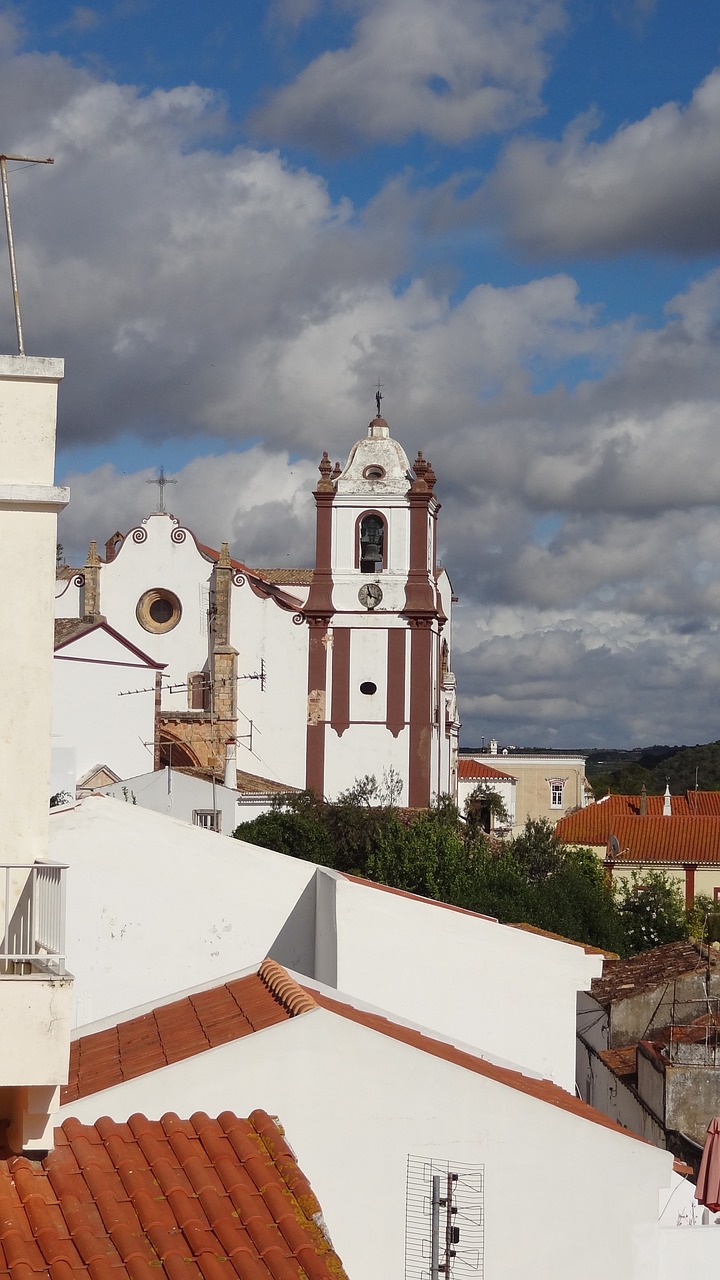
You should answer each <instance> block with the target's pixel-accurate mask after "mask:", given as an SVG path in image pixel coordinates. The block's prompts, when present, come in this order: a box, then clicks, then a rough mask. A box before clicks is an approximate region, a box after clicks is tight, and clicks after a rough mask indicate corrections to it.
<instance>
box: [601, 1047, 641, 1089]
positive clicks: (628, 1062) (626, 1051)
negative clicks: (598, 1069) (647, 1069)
mask: <svg viewBox="0 0 720 1280" xmlns="http://www.w3.org/2000/svg"><path fill="white" fill-rule="evenodd" d="M599 1057H600V1058H601V1059H602V1061H603V1062H604V1063H605V1066H606V1067H607V1068H608V1069H609V1070H610V1071H612V1073H613V1075H615V1076H619V1077H620V1079H621V1080H623V1079H627V1077H628V1076H634V1075H635V1074H636V1072H637V1045H636V1044H628V1045H625V1046H624V1047H623V1048H622V1049H602V1050H601V1051H600V1054H599Z"/></svg>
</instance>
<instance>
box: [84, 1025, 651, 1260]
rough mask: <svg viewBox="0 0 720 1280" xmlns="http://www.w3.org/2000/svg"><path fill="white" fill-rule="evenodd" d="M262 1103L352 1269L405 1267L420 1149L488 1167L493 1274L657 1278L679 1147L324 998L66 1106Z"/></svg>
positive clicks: (104, 1109)
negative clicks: (403, 1039) (619, 1127)
mask: <svg viewBox="0 0 720 1280" xmlns="http://www.w3.org/2000/svg"><path fill="white" fill-rule="evenodd" d="M254 1107H263V1108H265V1109H266V1110H267V1111H268V1112H269V1113H270V1114H272V1115H277V1116H279V1118H280V1120H281V1122H282V1124H283V1125H284V1126H285V1128H286V1131H287V1135H288V1140H289V1142H290V1143H291V1145H292V1147H293V1150H294V1151H295V1152H296V1154H297V1156H298V1160H299V1162H300V1165H301V1168H302V1169H303V1171H304V1172H305V1174H306V1175H307V1176H308V1178H309V1179H310V1181H311V1183H312V1186H313V1188H314V1190H315V1191H316V1193H317V1195H318V1197H319V1200H320V1203H321V1205H322V1208H323V1211H324V1214H325V1218H326V1221H327V1224H328V1227H329V1230H330V1233H331V1235H332V1238H333V1242H334V1244H335V1246H336V1248H337V1250H338V1252H339V1253H340V1256H341V1258H342V1259H343V1262H344V1264H345V1267H346V1269H347V1271H348V1274H349V1275H350V1276H352V1277H353V1280H397V1277H399V1276H402V1275H403V1274H404V1239H405V1191H406V1186H405V1184H406V1168H407V1158H408V1155H414V1156H420V1157H423V1156H427V1157H430V1156H433V1157H437V1158H439V1159H449V1160H450V1161H451V1162H452V1161H462V1162H466V1163H470V1164H482V1165H484V1167H485V1203H484V1213H485V1275H486V1276H488V1277H491V1276H497V1277H516V1276H517V1277H520V1276H523V1275H525V1274H527V1272H528V1270H529V1269H530V1270H531V1271H532V1274H533V1276H534V1277H537V1280H558V1278H560V1280H563V1278H565V1277H567V1280H571V1278H572V1280H575V1277H576V1276H577V1274H578V1269H579V1267H580V1268H581V1270H582V1274H583V1276H584V1277H586V1278H587V1280H607V1276H608V1275H609V1274H616V1275H618V1276H620V1275H621V1276H623V1277H627V1280H656V1277H657V1272H658V1248H659V1245H658V1231H659V1229H658V1226H657V1218H658V1193H659V1191H660V1189H661V1188H667V1187H668V1186H669V1179H670V1170H671V1157H670V1156H669V1155H667V1153H665V1152H660V1151H657V1150H655V1149H654V1148H652V1147H650V1146H646V1145H645V1144H643V1143H641V1142H638V1141H637V1140H635V1139H633V1138H630V1137H628V1136H627V1135H625V1134H624V1133H622V1131H614V1130H611V1129H608V1128H604V1127H600V1126H599V1125H597V1124H594V1123H592V1122H589V1121H588V1120H585V1119H580V1118H579V1117H577V1116H575V1115H572V1114H570V1113H568V1112H567V1111H564V1110H561V1109H559V1108H557V1107H553V1106H551V1105H549V1104H547V1103H546V1102H543V1101H539V1100H537V1099H535V1098H532V1097H530V1096H528V1095H527V1094H525V1093H523V1092H520V1091H518V1090H516V1089H513V1088H509V1087H507V1086H506V1085H503V1084H499V1083H497V1082H496V1081H493V1080H488V1079H486V1078H485V1077H483V1076H480V1075H477V1074H475V1073H474V1072H472V1071H469V1070H467V1069H465V1068H462V1067H459V1066H456V1065H454V1064H452V1063H448V1062H445V1061H443V1060H441V1059H438V1058H436V1057H434V1056H431V1055H429V1054H427V1053H423V1052H420V1051H418V1050H416V1049H414V1048H411V1047H409V1046H407V1045H404V1044H401V1043H398V1042H396V1041H393V1040H391V1039H389V1038H388V1037H386V1036H384V1035H382V1034H379V1033H377V1032H375V1031H371V1030H368V1029H367V1028H365V1027H362V1026H359V1025H357V1024H354V1023H352V1022H350V1021H348V1020H347V1019H345V1018H343V1017H340V1016H338V1015H336V1014H332V1013H329V1012H327V1011H325V1010H322V1009H318V1010H314V1011H313V1012H311V1013H308V1014H304V1015H302V1016H300V1017H298V1018H295V1019H293V1020H291V1021H290V1022H286V1023H284V1024H281V1025H279V1026H276V1027H272V1028H269V1029H267V1030H265V1031H262V1032H259V1033H255V1034H254V1035H251V1036H248V1037H246V1038H244V1039H242V1040H239V1041H236V1042H235V1043H233V1044H230V1045H224V1046H222V1048H218V1049H215V1050H211V1051H210V1052H208V1053H204V1054H202V1055H200V1056H198V1057H195V1058H191V1059H188V1060H186V1061H184V1062H181V1063H177V1064H175V1065H174V1066H172V1067H171V1068H168V1069H165V1070H163V1071H159V1072H155V1073H153V1074H151V1075H148V1076H144V1077H141V1078H139V1079H136V1080H133V1081H130V1082H128V1083H127V1084H124V1085H121V1086H119V1087H118V1088H117V1089H114V1090H109V1091H107V1092H105V1093H101V1094H97V1095H94V1096H93V1097H90V1098H88V1099H85V1100H83V1101H81V1102H78V1103H74V1104H72V1105H70V1106H68V1107H67V1108H65V1109H64V1112H63V1115H70V1114H72V1115H77V1116H79V1117H80V1118H81V1119H84V1120H88V1121H91V1120H94V1119H95V1118H97V1116H98V1115H110V1116H112V1117H113V1118H114V1119H116V1120H118V1121H123V1120H126V1119H127V1117H128V1115H130V1114H131V1113H132V1112H134V1111H140V1112H142V1113H144V1114H145V1115H148V1116H150V1117H151V1118H152V1117H159V1116H161V1115H162V1114H163V1113H164V1112H166V1111H168V1110H173V1111H176V1112H177V1113H178V1114H180V1115H183V1116H186V1115H190V1114H192V1113H193V1112H194V1111H195V1110H203V1111H205V1112H207V1113H208V1114H209V1115H218V1114H219V1113H220V1112H221V1111H223V1110H224V1109H226V1108H227V1109H231V1110H233V1111H235V1112H237V1113H238V1114H239V1115H247V1114H249V1112H250V1111H251V1110H252V1109H253V1108H254ZM520 1223H521V1227H520Z"/></svg>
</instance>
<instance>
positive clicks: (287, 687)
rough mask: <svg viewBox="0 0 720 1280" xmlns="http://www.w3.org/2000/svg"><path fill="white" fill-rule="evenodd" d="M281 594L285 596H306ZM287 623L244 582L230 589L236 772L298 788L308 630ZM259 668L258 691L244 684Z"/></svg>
mask: <svg viewBox="0 0 720 1280" xmlns="http://www.w3.org/2000/svg"><path fill="white" fill-rule="evenodd" d="M283 590H285V588H283ZM286 590H287V592H288V593H289V594H290V595H291V596H295V595H298V594H299V595H304V594H306V592H307V588H304V589H302V590H301V591H300V592H299V593H298V592H297V591H296V589H295V588H293V587H288V588H287V589H286ZM293 617H294V614H293V613H289V612H287V611H286V610H285V609H281V608H280V607H279V606H278V605H277V604H276V603H275V601H274V600H270V599H267V598H266V597H262V596H258V595H257V594H256V592H255V591H254V590H253V588H252V586H251V585H250V582H249V580H248V579H245V581H244V582H243V583H240V584H239V585H237V584H234V585H233V588H232V597H231V621H230V641H231V643H232V644H233V645H234V647H235V648H236V649H237V651H238V676H240V679H239V680H238V694H237V701H238V748H237V765H238V769H244V770H245V771H246V772H248V773H256V774H259V775H260V776H261V777H263V778H270V779H271V780H272V781H274V782H281V783H283V784H285V785H287V786H290V787H304V786H305V739H306V734H307V651H308V628H307V625H306V624H305V623H304V622H303V623H301V624H299V625H298V624H296V623H294V622H293ZM261 663H264V674H265V680H264V685H263V684H261V682H260V681H259V680H256V679H245V678H244V677H252V676H254V675H259V673H260V669H261ZM251 722H252V729H251Z"/></svg>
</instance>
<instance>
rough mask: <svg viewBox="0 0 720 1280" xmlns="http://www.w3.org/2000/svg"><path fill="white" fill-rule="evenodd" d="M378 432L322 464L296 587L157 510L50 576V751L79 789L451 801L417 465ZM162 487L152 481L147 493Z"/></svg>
mask: <svg viewBox="0 0 720 1280" xmlns="http://www.w3.org/2000/svg"><path fill="white" fill-rule="evenodd" d="M377 408H378V413H377V416H376V417H375V418H374V419H373V420H372V422H371V423H370V424H369V426H368V428H367V433H366V435H364V436H363V437H362V438H361V439H360V440H358V441H357V442H356V444H354V445H353V447H352V449H351V451H350V455H349V457H348V461H347V463H346V465H345V467H344V468H341V466H340V464H339V463H336V464H335V466H334V467H333V464H332V463H331V462H330V460H329V458H328V455H327V453H324V454H323V457H322V460H321V462H320V465H319V480H318V483H317V486H316V489H315V493H314V499H315V505H316V547H315V565H314V567H313V568H312V569H265V568H263V569H257V568H251V567H249V566H247V565H245V564H242V563H240V562H239V561H237V560H235V559H233V557H232V556H231V554H230V551H229V548H228V545H227V543H223V544H222V546H221V548H220V550H219V551H218V550H216V549H213V548H211V547H209V546H207V545H205V544H204V543H203V542H201V541H200V540H199V538H198V537H197V536H196V535H195V533H193V532H192V531H191V530H190V529H187V528H185V527H184V526H183V524H182V523H181V521H179V520H178V519H176V517H175V516H173V515H171V514H170V513H169V512H167V511H166V510H165V509H164V507H165V503H164V500H163V494H164V489H163V487H162V484H161V486H160V501H159V504H158V506H159V510H157V511H155V512H153V513H152V514H151V515H149V516H148V517H147V518H146V519H144V520H143V521H142V523H141V524H140V525H138V526H137V527H136V528H134V529H131V530H129V531H128V532H127V533H121V532H119V531H117V532H115V533H113V534H112V536H111V537H110V538H108V539H107V541H106V542H105V554H104V556H100V555H99V554H98V550H97V542H92V543H91V544H90V550H89V552H88V556H87V562H86V564H85V566H84V567H83V568H82V569H80V570H71V569H68V568H63V569H60V570H59V577H58V583H57V588H56V619H57V620H56V647H55V664H54V666H55V714H54V725H53V733H54V743H55V745H56V747H57V746H59V747H61V748H63V747H64V748H65V749H66V750H68V751H70V750H72V751H74V757H75V769H76V776H77V779H78V781H80V782H82V781H83V779H84V780H86V781H87V779H88V778H90V777H92V778H95V779H97V780H98V782H99V781H108V780H110V781H113V780H116V779H122V778H126V777H129V776H131V775H132V774H134V773H141V772H145V771H147V770H148V769H150V768H155V769H158V768H160V767H162V766H164V765H168V764H169V765H171V766H173V767H174V768H184V769H189V770H193V771H197V772H198V773H205V774H212V775H213V776H216V777H219V778H223V777H224V778H226V779H227V778H228V777H230V776H233V775H234V774H235V773H236V771H237V777H238V779H242V778H243V777H248V776H251V777H252V778H254V779H258V778H260V779H263V780H265V781H267V782H268V783H269V784H274V786H275V788H277V787H278V786H280V787H283V788H284V787H287V788H300V789H302V788H308V789H311V790H312V791H314V792H315V793H316V794H317V795H322V796H325V797H326V798H328V799H332V798H334V797H336V796H337V795H338V794H339V793H340V792H342V791H344V790H346V789H347V788H349V787H351V786H352V785H353V783H354V782H355V781H356V780H357V779H358V778H359V777H364V776H365V775H368V774H374V775H375V777H376V778H377V780H378V782H380V783H381V784H382V783H383V782H385V784H386V785H387V786H390V788H391V789H392V790H393V794H394V798H395V799H396V801H397V803H399V804H401V805H406V806H409V807H412V808H422V807H424V806H427V805H428V804H430V803H431V801H432V800H433V798H434V797H435V796H438V795H442V794H449V795H451V796H453V797H455V796H456V794H457V753H458V730H459V720H458V712H457V701H456V694H455V678H454V675H453V673H452V665H451V647H450V646H451V615H452V604H453V591H452V586H451V583H450V580H449V578H448V575H447V573H446V572H445V570H444V569H443V568H442V567H441V566H440V565H439V564H438V560H437V521H438V514H439V511H440V504H439V502H438V499H437V497H436V495H435V483H436V477H435V474H434V472H433V469H432V466H431V465H430V463H429V462H428V461H427V460H426V459H424V458H423V456H422V453H418V455H417V457H416V459H415V461H414V463H413V464H412V467H411V465H410V463H409V461H408V457H407V455H406V453H405V452H404V450H403V448H402V447H401V445H400V444H399V443H398V442H397V441H396V440H393V438H392V437H391V435H390V431H389V428H388V424H387V422H386V421H385V419H384V418H383V417H381V416H380V403H379V397H378V406H377ZM161 480H162V476H161Z"/></svg>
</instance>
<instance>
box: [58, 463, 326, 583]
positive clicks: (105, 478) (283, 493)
mask: <svg viewBox="0 0 720 1280" xmlns="http://www.w3.org/2000/svg"><path fill="white" fill-rule="evenodd" d="M152 478H153V475H152V473H151V472H149V471H148V470H143V471H137V472H129V473H128V472H124V473H119V472H118V471H117V470H116V469H115V467H113V466H112V465H111V464H109V463H107V464H104V465H103V466H101V467H97V468H96V469H95V470H93V471H88V472H78V473H75V474H73V475H70V476H68V477H67V482H68V484H69V485H70V489H71V493H72V499H71V502H70V505H69V507H68V508H67V509H66V511H65V512H64V513H63V515H62V516H61V517H60V521H59V533H58V536H59V538H60V541H61V542H62V544H63V548H64V553H65V557H66V559H68V561H71V562H72V563H74V564H76V565H81V564H84V561H85V552H86V550H87V546H88V543H89V540H90V538H95V540H96V541H97V543H98V546H99V548H100V550H101V551H102V548H103V545H104V543H105V541H106V540H107V539H108V538H109V537H110V536H111V535H112V534H113V533H114V532H115V530H116V529H119V530H120V532H121V533H126V532H127V531H128V530H129V529H131V528H133V527H134V526H135V525H136V524H139V523H140V521H141V520H143V519H144V518H145V516H147V515H148V514H149V513H150V512H152V511H153V510H154V509H155V503H156V500H157V493H156V492H155V491H154V490H153V489H152V488H151V487H150V486H148V481H149V480H151V479H152ZM172 478H173V479H174V480H175V481H176V484H175V485H173V487H172V489H166V490H165V505H166V508H167V509H168V510H169V511H172V513H173V514H174V515H175V516H176V517H177V519H178V520H179V521H180V523H181V524H182V525H184V526H185V527H186V528H190V529H191V530H192V531H193V533H194V534H195V535H196V536H197V538H198V539H199V540H200V541H201V542H203V543H205V544H206V545H209V546H212V547H215V548H216V549H218V548H219V546H220V544H221V543H222V542H224V541H227V542H229V543H230V546H231V550H232V554H233V555H234V556H235V557H236V558H237V559H240V560H242V561H243V562H244V563H246V564H248V565H250V566H251V567H253V566H254V567H258V566H261V565H271V564H272V565H278V566H287V567H292V568H295V567H296V566H297V565H304V564H309V563H310V560H311V556H312V551H313V546H314V527H315V526H314V519H315V513H314V503H313V500H312V491H313V489H314V487H315V483H316V482H317V479H318V472H317V467H316V466H314V465H313V464H312V463H308V462H304V461H300V462H298V461H292V460H291V459H290V458H289V456H288V454H287V452H286V451H272V450H270V449H267V448H265V447H264V446H260V445H256V446H253V447H251V448H249V449H246V450H244V451H243V452H233V453H226V454H221V455H219V456H208V457H199V458H195V459H194V460H193V461H192V462H189V463H188V464H187V465H186V466H185V467H182V468H181V469H180V470H179V471H177V472H176V473H174V474H173V477H172Z"/></svg>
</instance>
